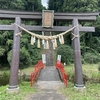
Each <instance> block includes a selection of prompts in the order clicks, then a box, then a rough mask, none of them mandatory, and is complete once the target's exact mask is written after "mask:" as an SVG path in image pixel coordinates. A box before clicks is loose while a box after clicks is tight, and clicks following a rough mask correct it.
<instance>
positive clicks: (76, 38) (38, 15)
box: [0, 10, 99, 91]
mask: <svg viewBox="0 0 100 100" xmlns="http://www.w3.org/2000/svg"><path fill="white" fill-rule="evenodd" d="M53 14H54V15H53ZM53 14H52V12H51V11H47V12H46V13H45V12H44V20H43V21H44V24H43V25H42V26H29V25H22V24H21V20H23V19H24V20H42V12H19V11H5V10H0V19H15V24H14V23H13V24H11V25H0V30H13V31H14V38H13V39H14V40H13V54H12V62H11V70H10V80H9V87H8V89H7V90H8V91H18V90H19V87H18V69H19V51H20V34H18V33H20V32H21V30H22V28H24V29H26V30H29V31H34V32H35V31H41V32H44V33H46V32H47V33H48V32H63V33H64V32H66V31H67V32H68V30H70V31H72V35H73V39H72V42H73V49H74V68H75V88H84V84H83V76H82V63H81V51H80V35H79V32H94V31H95V28H94V27H91V26H90V27H88V26H81V25H79V22H83V21H86V22H88V21H94V20H96V16H97V15H99V13H53ZM50 16H52V17H50ZM53 16H54V17H53ZM48 18H49V20H48ZM53 20H54V21H70V22H72V25H70V26H53V22H52V21H53ZM49 22H52V23H49ZM21 27H22V28H21ZM63 33H62V34H63ZM16 34H17V36H16ZM62 34H60V35H61V36H62ZM42 38H43V39H45V37H42ZM51 38H54V37H51ZM61 38H63V37H61ZM48 39H49V36H48V38H47V40H46V42H47V44H48ZM54 39H55V38H54ZM55 41H56V40H55ZM38 42H39V40H38ZM62 42H63V39H62ZM38 46H39V45H38ZM47 48H48V46H47Z"/></svg>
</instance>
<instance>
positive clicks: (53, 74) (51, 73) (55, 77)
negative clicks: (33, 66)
mask: <svg viewBox="0 0 100 100" xmlns="http://www.w3.org/2000/svg"><path fill="white" fill-rule="evenodd" d="M38 81H61V78H60V75H59V73H58V70H57V69H56V68H54V67H53V66H52V67H51V66H49V67H45V68H44V69H42V70H41V72H40V73H39V77H38Z"/></svg>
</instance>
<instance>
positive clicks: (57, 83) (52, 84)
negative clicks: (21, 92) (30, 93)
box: [33, 81, 65, 90]
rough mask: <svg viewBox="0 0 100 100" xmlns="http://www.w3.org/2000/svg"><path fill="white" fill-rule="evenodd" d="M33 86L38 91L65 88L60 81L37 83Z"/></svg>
mask: <svg viewBox="0 0 100 100" xmlns="http://www.w3.org/2000/svg"><path fill="white" fill-rule="evenodd" d="M34 85H35V86H36V87H37V88H39V89H54V90H57V89H61V88H65V85H64V83H62V82H61V81H37V82H36V83H35V84H34ZM34 85H33V86H34Z"/></svg>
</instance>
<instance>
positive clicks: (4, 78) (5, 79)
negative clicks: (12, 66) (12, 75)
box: [0, 72, 9, 86]
mask: <svg viewBox="0 0 100 100" xmlns="http://www.w3.org/2000/svg"><path fill="white" fill-rule="evenodd" d="M8 83H9V74H8V73H7V72H3V74H2V75H0V86H3V85H7V84H8Z"/></svg>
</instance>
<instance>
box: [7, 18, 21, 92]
mask: <svg viewBox="0 0 100 100" xmlns="http://www.w3.org/2000/svg"><path fill="white" fill-rule="evenodd" d="M15 23H16V24H18V25H20V24H21V19H20V18H19V17H16V19H15ZM19 32H20V28H19V27H18V26H15V29H14V36H13V50H12V61H11V69H10V80H9V87H8V90H9V91H10V90H14V92H16V90H18V89H19V88H18V69H19V54H20V36H16V34H17V33H19Z"/></svg>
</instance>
